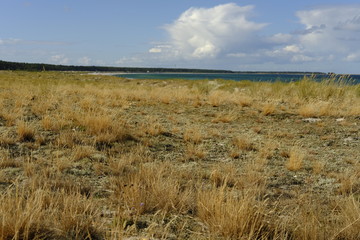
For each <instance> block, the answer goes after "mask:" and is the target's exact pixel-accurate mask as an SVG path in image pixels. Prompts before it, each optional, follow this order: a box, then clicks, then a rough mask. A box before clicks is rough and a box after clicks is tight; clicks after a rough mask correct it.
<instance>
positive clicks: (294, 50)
mask: <svg viewBox="0 0 360 240" xmlns="http://www.w3.org/2000/svg"><path fill="white" fill-rule="evenodd" d="M283 50H284V51H285V52H292V53H298V52H300V51H301V50H300V47H299V46H297V45H295V44H294V45H287V46H285V47H284V49H283Z"/></svg>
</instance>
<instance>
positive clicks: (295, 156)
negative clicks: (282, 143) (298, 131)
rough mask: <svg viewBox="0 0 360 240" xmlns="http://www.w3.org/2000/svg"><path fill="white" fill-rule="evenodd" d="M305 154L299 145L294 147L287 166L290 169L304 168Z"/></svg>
mask: <svg viewBox="0 0 360 240" xmlns="http://www.w3.org/2000/svg"><path fill="white" fill-rule="evenodd" d="M304 158H305V154H304V152H303V150H301V149H300V148H298V147H293V148H292V149H291V150H290V154H289V160H288V162H287V163H286V168H287V169H288V170H290V171H298V170H300V169H301V168H302V166H303V163H304Z"/></svg>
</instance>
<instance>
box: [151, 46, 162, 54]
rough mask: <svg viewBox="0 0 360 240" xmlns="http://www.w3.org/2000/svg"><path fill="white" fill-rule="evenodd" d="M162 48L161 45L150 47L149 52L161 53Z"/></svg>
mask: <svg viewBox="0 0 360 240" xmlns="http://www.w3.org/2000/svg"><path fill="white" fill-rule="evenodd" d="M161 52H162V49H161V48H159V47H153V48H150V49H149V53H161Z"/></svg>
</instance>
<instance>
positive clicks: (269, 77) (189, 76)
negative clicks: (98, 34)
mask: <svg viewBox="0 0 360 240" xmlns="http://www.w3.org/2000/svg"><path fill="white" fill-rule="evenodd" d="M116 76H118V77H124V78H129V79H186V80H203V79H209V80H214V79H224V80H234V81H241V80H249V81H256V82H264V81H266V82H275V81H282V82H293V81H299V80H301V79H303V78H304V76H307V77H313V78H314V79H315V80H322V79H329V75H326V74H322V75H315V76H312V75H310V74H291V73H289V74H285V73H281V74H280V73H279V74H277V73H129V74H118V75H116ZM338 77H340V76H338ZM346 80H347V81H348V80H350V83H353V84H359V83H360V75H347V77H346Z"/></svg>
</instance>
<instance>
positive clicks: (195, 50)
mask: <svg viewBox="0 0 360 240" xmlns="http://www.w3.org/2000/svg"><path fill="white" fill-rule="evenodd" d="M0 3H1V4H0V60H4V61H17V62H31V63H50V64H63V65H99V66H119V67H165V68H202V69H226V70H235V71H317V72H335V73H341V74H360V1H359V0H337V1H335V0H301V1H295V0H293V1H292V0H272V1H269V0H244V1H235V0H234V1H222V0H191V1H190V0H179V1H175V0H152V1H149V0H102V1H100V0H61V1H55V0H0Z"/></svg>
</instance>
